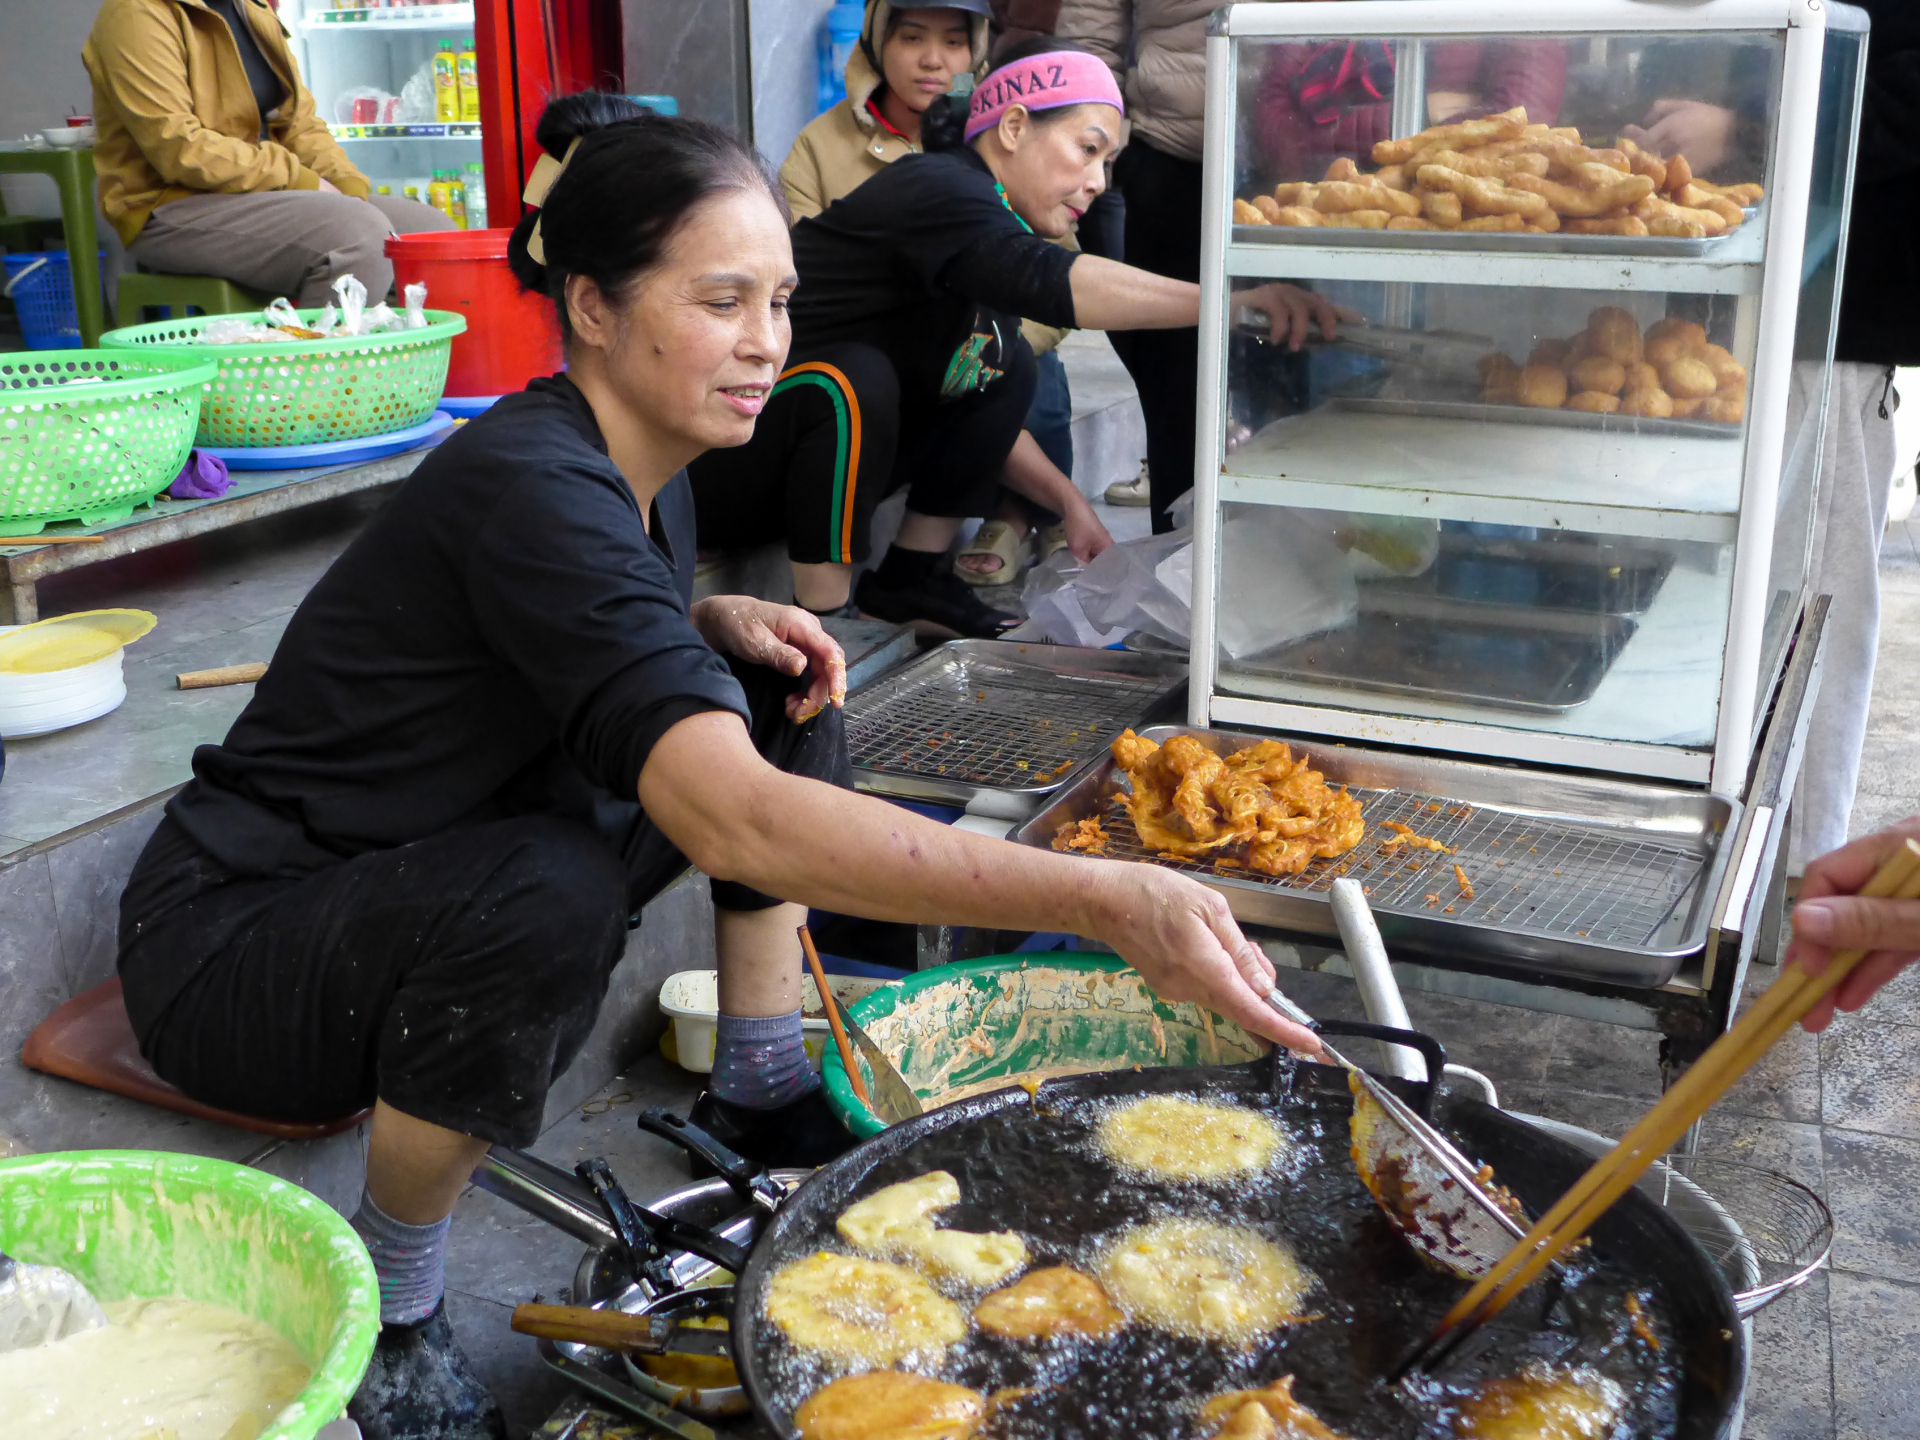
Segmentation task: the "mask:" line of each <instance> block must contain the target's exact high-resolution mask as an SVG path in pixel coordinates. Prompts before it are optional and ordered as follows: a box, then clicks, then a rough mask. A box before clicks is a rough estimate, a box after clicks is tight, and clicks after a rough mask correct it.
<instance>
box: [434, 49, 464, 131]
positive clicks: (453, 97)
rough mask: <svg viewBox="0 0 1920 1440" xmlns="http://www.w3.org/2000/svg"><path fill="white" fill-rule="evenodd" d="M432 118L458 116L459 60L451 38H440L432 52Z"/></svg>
mask: <svg viewBox="0 0 1920 1440" xmlns="http://www.w3.org/2000/svg"><path fill="white" fill-rule="evenodd" d="M433 118H434V119H436V120H458V119H459V118H460V62H459V58H458V57H457V56H456V55H455V54H454V52H453V41H451V40H442V41H441V42H440V48H439V49H438V50H436V51H434V52H433Z"/></svg>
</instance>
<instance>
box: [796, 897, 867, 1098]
mask: <svg viewBox="0 0 1920 1440" xmlns="http://www.w3.org/2000/svg"><path fill="white" fill-rule="evenodd" d="M800 949H801V951H802V952H803V953H804V954H805V955H806V957H807V968H808V969H809V970H811V971H813V983H814V984H815V985H817V986H819V987H820V1005H821V1008H823V1009H824V1010H825V1011H826V1012H827V1024H828V1025H830V1026H832V1027H833V1043H834V1044H835V1045H838V1046H839V1047H840V1063H841V1064H842V1065H844V1066H846V1067H847V1079H849V1080H851V1081H852V1082H853V1093H854V1094H855V1095H857V1096H859V1097H860V1103H861V1104H862V1105H864V1106H866V1107H867V1109H869V1110H871V1109H873V1100H872V1098H871V1097H870V1096H868V1094H867V1082H866V1081H865V1080H863V1079H861V1078H860V1067H859V1066H858V1065H856V1064H854V1063H853V1046H852V1045H850V1044H849V1043H848V1042H847V1031H846V1027H845V1026H844V1025H842V1024H841V1023H840V1007H839V1006H838V1005H836V1004H834V1003H833V991H832V990H831V989H829V988H828V986H827V972H826V970H825V969H824V968H823V967H822V966H821V964H820V952H819V951H818V950H815V949H814V948H813V935H812V933H811V932H809V931H808V929H807V927H806V926H804V925H802V926H801V927H800Z"/></svg>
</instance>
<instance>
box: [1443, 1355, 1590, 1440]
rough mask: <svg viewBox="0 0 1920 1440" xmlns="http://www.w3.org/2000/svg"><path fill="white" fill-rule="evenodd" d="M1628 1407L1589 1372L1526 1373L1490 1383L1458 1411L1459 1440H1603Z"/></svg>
mask: <svg viewBox="0 0 1920 1440" xmlns="http://www.w3.org/2000/svg"><path fill="white" fill-rule="evenodd" d="M1625 1405H1626V1396H1625V1394H1624V1393H1623V1392H1622V1391H1621V1389H1620V1387H1619V1386H1618V1385H1616V1384H1615V1383H1614V1382H1613V1381H1611V1380H1608V1379H1605V1378H1603V1377H1602V1376H1599V1375H1595V1374H1593V1373H1591V1372H1589V1371H1579V1370H1557V1369H1551V1370H1550V1369H1548V1368H1546V1367H1545V1366H1539V1367H1529V1368H1528V1369H1527V1370H1525V1371H1523V1372H1522V1373H1520V1374H1518V1375H1513V1376H1508V1377H1506V1378H1504V1379H1500V1380H1490V1381H1488V1382H1487V1383H1486V1384H1485V1385H1483V1386H1482V1387H1481V1388H1480V1391H1479V1393H1478V1394H1476V1395H1474V1396H1473V1397H1472V1398H1471V1399H1470V1400H1468V1401H1467V1403H1466V1404H1465V1405H1463V1406H1461V1407H1460V1417H1459V1419H1458V1420H1457V1421H1456V1422H1455V1424H1454V1432H1453V1433H1454V1434H1455V1435H1456V1436H1458V1437H1459V1440H1606V1437H1607V1436H1609V1435H1611V1434H1613V1426H1614V1422H1615V1421H1616V1420H1618V1419H1619V1418H1620V1411H1621V1410H1622V1409H1623V1408H1624V1407H1625Z"/></svg>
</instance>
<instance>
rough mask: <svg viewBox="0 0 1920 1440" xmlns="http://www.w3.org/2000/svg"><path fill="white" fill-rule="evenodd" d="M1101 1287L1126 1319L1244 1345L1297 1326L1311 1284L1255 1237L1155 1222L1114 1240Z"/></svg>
mask: <svg viewBox="0 0 1920 1440" xmlns="http://www.w3.org/2000/svg"><path fill="white" fill-rule="evenodd" d="M1100 1281H1101V1283H1102V1284H1103V1285H1104V1286H1105V1287H1106V1290H1107V1293H1108V1294H1109V1295H1111V1296H1112V1297H1113V1299H1114V1302H1115V1303H1116V1304H1118V1305H1119V1307H1120V1308H1121V1309H1122V1310H1123V1311H1125V1312H1126V1314H1127V1316H1128V1318H1129V1319H1132V1320H1136V1321H1138V1322H1140V1323H1141V1324H1143V1325H1150V1326H1152V1327H1153V1328H1154V1329H1156V1330H1165V1331H1167V1332H1169V1333H1171V1334H1174V1335H1185V1336H1188V1337H1189V1338H1191V1339H1195V1340H1225V1341H1229V1342H1233V1343H1237V1344H1247V1343H1250V1342H1251V1341H1254V1340H1256V1339H1258V1338H1259V1337H1260V1336H1262V1335H1266V1334H1269V1333H1271V1332H1272V1331H1274V1330H1277V1329H1279V1328H1280V1327H1281V1326H1282V1325H1285V1324H1288V1323H1289V1322H1293V1321H1297V1320H1298V1319H1299V1318H1300V1316H1299V1315H1298V1314H1297V1313H1296V1307H1297V1305H1298V1304H1299V1301H1300V1298H1301V1297H1302V1296H1303V1295H1305V1294H1306V1293H1307V1291H1308V1289H1309V1288H1311V1286H1312V1285H1313V1276H1312V1275H1311V1274H1310V1273H1309V1272H1308V1271H1307V1270H1306V1269H1304V1268H1303V1267H1302V1266H1301V1264H1300V1262H1299V1261H1297V1260H1296V1259H1294V1257H1293V1255H1292V1254H1291V1253H1290V1252H1289V1251H1287V1250H1286V1249H1284V1248H1282V1247H1281V1246H1279V1245H1276V1244H1274V1243H1273V1242H1272V1241H1271V1240H1268V1239H1267V1238H1266V1237H1265V1236H1263V1235H1261V1234H1260V1233H1259V1232H1258V1231H1256V1230H1250V1229H1248V1228H1246V1227H1245V1226H1240V1225H1217V1224H1213V1223H1211V1222H1208V1221H1204V1220H1187V1219H1177V1220H1155V1221H1151V1222H1149V1223H1147V1224H1144V1225H1133V1226H1129V1227H1128V1228H1127V1229H1125V1230H1123V1231H1121V1232H1120V1234H1118V1235H1116V1236H1115V1237H1114V1238H1113V1240H1112V1242H1111V1243H1110V1244H1109V1245H1108V1246H1107V1249H1106V1252H1105V1254H1103V1255H1102V1256H1101V1259H1100Z"/></svg>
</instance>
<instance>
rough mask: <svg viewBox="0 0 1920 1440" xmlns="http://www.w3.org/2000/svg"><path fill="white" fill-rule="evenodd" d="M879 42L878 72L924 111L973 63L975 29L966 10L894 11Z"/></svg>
mask: <svg viewBox="0 0 1920 1440" xmlns="http://www.w3.org/2000/svg"><path fill="white" fill-rule="evenodd" d="M894 17H895V18H894V22H893V29H892V31H891V32H890V33H889V34H888V35H887V38H886V41H885V43H884V44H882V45H881V47H880V74H881V76H882V78H884V79H885V80H886V82H887V89H888V90H889V91H890V92H892V93H893V94H894V95H896V96H898V97H899V98H900V102H901V103H902V104H903V105H905V106H906V107H907V108H908V109H909V110H913V111H921V110H925V109H926V108H927V107H928V106H929V105H931V104H932V103H933V102H934V100H935V98H936V97H938V96H940V95H944V94H945V93H946V92H947V91H948V89H950V88H951V87H952V85H953V77H954V76H955V75H956V74H957V73H959V72H961V71H964V70H970V69H972V68H973V33H972V29H971V27H970V26H969V24H968V21H967V12H966V11H964V10H948V9H929V10H896V11H894Z"/></svg>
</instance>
